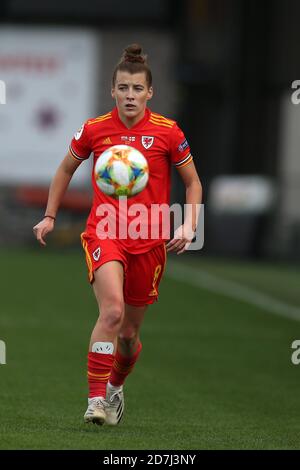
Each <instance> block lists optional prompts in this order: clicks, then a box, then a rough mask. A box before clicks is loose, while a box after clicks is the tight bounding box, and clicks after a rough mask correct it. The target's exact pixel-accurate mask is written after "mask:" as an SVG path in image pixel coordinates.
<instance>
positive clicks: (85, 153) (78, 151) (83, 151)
mask: <svg viewBox="0 0 300 470" xmlns="http://www.w3.org/2000/svg"><path fill="white" fill-rule="evenodd" d="M87 127H88V126H87V123H86V122H85V123H84V124H82V126H81V128H80V129H79V130H78V131H77V132H76V133H75V134H74V137H73V139H72V140H71V143H70V146H69V150H70V153H71V155H72V157H73V158H75V159H76V160H86V159H87V158H89V156H90V154H91V152H92V149H91V145H90V139H89V135H88V129H87Z"/></svg>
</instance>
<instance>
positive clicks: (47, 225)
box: [33, 151, 82, 246]
mask: <svg viewBox="0 0 300 470" xmlns="http://www.w3.org/2000/svg"><path fill="white" fill-rule="evenodd" d="M81 163H82V160H76V159H74V158H73V156H72V155H71V153H70V151H69V152H68V153H67V155H66V156H65V158H64V159H63V161H62V162H61V164H60V165H59V167H58V169H57V171H56V173H55V175H54V177H53V179H52V181H51V185H50V189H49V196H48V202H47V208H46V211H45V215H50V216H51V217H54V218H55V217H56V214H57V211H58V208H59V206H60V203H61V201H62V198H63V196H64V194H65V192H66V190H67V187H68V186H69V183H70V181H71V179H72V176H73V174H74V173H75V171H76V170H77V168H78V167H79V165H80V164H81ZM54 223H55V220H54V219H52V218H50V217H44V218H43V219H42V220H41V221H40V222H39V223H38V224H37V225H35V226H34V227H33V233H34V235H35V237H36V239H37V241H38V242H39V243H40V244H41V245H42V246H46V242H45V237H46V235H47V233H49V232H52V230H53V229H54Z"/></svg>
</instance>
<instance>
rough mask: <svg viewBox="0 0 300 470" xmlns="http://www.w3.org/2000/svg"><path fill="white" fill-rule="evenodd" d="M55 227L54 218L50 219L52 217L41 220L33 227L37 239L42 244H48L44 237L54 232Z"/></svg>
mask: <svg viewBox="0 0 300 470" xmlns="http://www.w3.org/2000/svg"><path fill="white" fill-rule="evenodd" d="M53 229H54V220H53V219H50V217H46V218H45V219H43V220H41V222H39V223H38V224H37V225H35V226H34V227H33V233H34V235H35V238H36V239H37V241H38V242H39V243H40V244H41V245H42V246H46V245H47V243H46V242H45V240H44V238H45V237H46V235H47V233H49V232H52V230H53Z"/></svg>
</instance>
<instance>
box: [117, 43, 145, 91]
mask: <svg viewBox="0 0 300 470" xmlns="http://www.w3.org/2000/svg"><path fill="white" fill-rule="evenodd" d="M119 70H120V71H122V72H129V73H131V74H133V73H140V72H145V75H146V82H147V86H148V88H150V87H151V86H152V73H151V70H150V68H149V66H148V64H147V56H146V55H145V54H143V50H142V47H141V46H140V45H139V44H130V46H127V47H126V48H125V49H124V51H123V54H122V57H121V59H120V61H119V62H118V64H117V65H116V67H115V70H114V73H113V78H112V85H113V87H114V86H115V83H116V76H117V72H118V71H119Z"/></svg>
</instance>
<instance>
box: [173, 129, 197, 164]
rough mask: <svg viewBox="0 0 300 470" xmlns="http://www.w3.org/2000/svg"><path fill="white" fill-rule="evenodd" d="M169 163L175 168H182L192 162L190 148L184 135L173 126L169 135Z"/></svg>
mask: <svg viewBox="0 0 300 470" xmlns="http://www.w3.org/2000/svg"><path fill="white" fill-rule="evenodd" d="M170 140H171V141H170V154H171V162H172V163H173V165H175V167H176V168H182V167H183V166H185V165H187V164H188V163H190V162H191V161H192V160H193V157H192V155H191V150H190V146H189V144H188V141H187V140H186V138H185V135H184V133H183V132H182V130H181V129H180V128H179V127H178V125H177V124H174V126H173V128H172V131H171V135H170Z"/></svg>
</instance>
